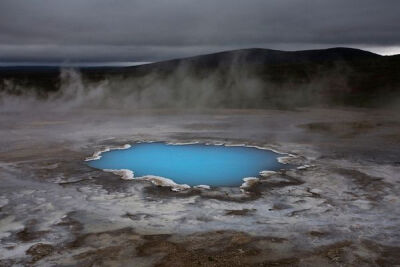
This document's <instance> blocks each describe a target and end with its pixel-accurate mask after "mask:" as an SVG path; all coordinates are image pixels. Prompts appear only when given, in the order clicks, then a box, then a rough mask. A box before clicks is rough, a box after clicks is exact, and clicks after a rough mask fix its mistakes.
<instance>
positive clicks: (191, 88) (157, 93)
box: [0, 58, 350, 111]
mask: <svg viewBox="0 0 400 267" xmlns="http://www.w3.org/2000/svg"><path fill="white" fill-rule="evenodd" d="M220 65H221V66H219V67H218V68H216V69H215V70H212V71H210V70H200V71H199V70H198V68H197V69H196V68H194V67H193V66H192V65H190V64H183V63H182V64H180V65H179V66H178V67H176V68H175V69H174V70H173V71H169V72H167V73H166V72H165V71H161V70H159V69H157V68H154V71H149V72H146V73H145V74H143V75H130V74H127V73H125V74H124V73H120V74H118V73H117V74H115V73H114V74H107V75H103V76H102V77H101V78H97V79H93V78H91V77H87V76H85V74H82V73H80V72H79V71H78V70H75V69H62V70H61V73H60V76H59V84H58V86H56V87H57V88H56V90H48V89H47V88H37V87H34V86H27V85H21V84H22V83H20V82H18V81H13V80H4V81H3V82H2V84H0V110H1V111H18V110H30V109H32V108H34V109H35V110H38V111H39V110H45V111H49V110H58V111H70V110H77V109H78V110H79V109H124V110H128V111H129V110H137V109H164V108H177V109H203V108H282V107H283V108H293V107H299V106H311V105H319V106H321V105H328V104H332V103H334V101H335V99H339V98H340V97H341V96H343V95H345V94H346V93H347V92H348V83H347V80H346V75H344V73H348V72H349V71H350V70H348V69H347V67H346V66H337V67H335V68H332V69H331V70H330V71H329V72H326V71H325V72H323V71H321V72H320V73H318V74H316V75H314V76H313V77H311V78H310V80H309V81H307V82H303V81H302V82H299V81H298V80H296V79H293V78H291V76H290V75H289V77H288V78H287V79H285V80H284V81H281V82H273V77H272V78H271V77H265V75H262V74H261V75H260V73H257V71H255V70H254V69H252V68H248V67H244V66H246V65H245V64H241V62H240V58H235V59H233V62H231V63H230V64H220ZM200 69H201V68H200ZM283 77H284V76H283ZM43 92H44V93H43Z"/></svg>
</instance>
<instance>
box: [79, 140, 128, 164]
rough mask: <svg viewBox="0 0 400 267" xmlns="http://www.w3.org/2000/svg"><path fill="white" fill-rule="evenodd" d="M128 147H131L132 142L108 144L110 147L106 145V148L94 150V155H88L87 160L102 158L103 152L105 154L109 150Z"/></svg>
mask: <svg viewBox="0 0 400 267" xmlns="http://www.w3.org/2000/svg"><path fill="white" fill-rule="evenodd" d="M128 148H131V145H130V144H125V145H123V146H108V147H105V148H104V149H101V150H99V151H96V152H94V153H93V155H92V156H90V157H87V158H86V159H85V161H92V160H98V159H101V154H103V153H104V152H108V151H111V150H122V149H128Z"/></svg>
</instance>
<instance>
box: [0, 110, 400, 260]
mask: <svg viewBox="0 0 400 267" xmlns="http://www.w3.org/2000/svg"><path fill="white" fill-rule="evenodd" d="M82 114H85V115H82ZM399 133H400V117H399V115H398V114H397V113H396V112H392V111H383V110H381V111H378V110H368V109H351V110H350V109H347V110H345V109H341V110H339V109H336V110H323V109H310V110H306V109H302V110H296V111H274V110H252V111H250V110H219V111H204V112H196V113H194V112H187V111H177V110H148V111H140V112H139V111H136V112H123V111H120V110H108V111H107V112H105V111H101V110H90V111H86V112H81V111H80V112H76V113H73V112H68V113H61V112H46V113H34V112H28V111H23V112H3V113H1V114H0V174H1V175H0V179H1V181H0V265H4V266H10V265H13V264H22V265H27V266H30V265H36V266H55V265H56V266H152V265H156V266H394V265H396V264H400V257H399V255H400V234H399V233H400V227H399V225H400V199H399V193H400V190H399V186H400V184H399V182H400V176H399V173H400V134H399ZM141 140H147V141H168V142H192V141H200V142H211V143H212V142H223V143H227V144H248V145H258V146H265V147H271V148H273V149H276V150H278V151H281V152H284V153H290V154H292V155H294V157H292V158H291V159H290V160H289V161H290V162H291V163H292V164H294V167H293V169H291V170H287V171H282V172H279V173H276V174H272V175H270V176H267V177H260V180H259V181H258V182H255V183H254V184H252V185H251V186H250V187H248V188H244V189H243V190H241V189H240V188H212V189H211V190H206V189H190V190H186V191H180V192H173V191H171V190H170V188H168V187H160V186H155V185H153V184H151V183H149V182H146V181H123V180H121V179H120V178H119V177H118V176H116V175H114V174H111V173H106V172H102V171H99V170H95V169H91V168H89V167H88V166H86V165H85V162H84V159H85V158H86V157H88V156H90V155H92V154H93V152H94V151H97V150H99V149H102V148H105V147H107V146H112V145H123V144H126V143H131V144H132V143H134V142H136V141H141ZM298 166H305V167H302V168H296V167H298Z"/></svg>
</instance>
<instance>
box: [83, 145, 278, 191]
mask: <svg viewBox="0 0 400 267" xmlns="http://www.w3.org/2000/svg"><path fill="white" fill-rule="evenodd" d="M279 156H280V155H279V154H277V153H275V152H272V151H269V150H263V149H257V148H251V147H244V146H235V147H232V146H217V145H204V144H190V145H170V144H165V143H139V144H135V145H133V146H132V147H131V148H129V149H125V150H112V151H109V152H105V153H103V154H102V157H101V158H100V159H98V160H93V161H90V162H89V165H90V166H91V167H94V168H99V169H117V170H118V169H128V170H132V171H133V172H134V175H135V177H140V176H144V175H155V176H161V177H164V178H169V179H171V180H173V181H174V182H175V183H177V184H188V185H190V186H195V185H210V186H240V185H241V184H242V183H243V178H245V177H257V176H258V175H259V172H260V171H262V170H277V169H281V168H283V167H284V164H281V163H279V162H278V161H277V158H278V157H279Z"/></svg>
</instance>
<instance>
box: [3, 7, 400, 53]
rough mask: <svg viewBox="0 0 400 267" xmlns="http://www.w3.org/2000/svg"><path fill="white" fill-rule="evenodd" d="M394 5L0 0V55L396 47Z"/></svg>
mask: <svg viewBox="0 0 400 267" xmlns="http://www.w3.org/2000/svg"><path fill="white" fill-rule="evenodd" d="M399 13H400V2H399V1H398V0H385V1H377V0H336V1H328V0H326V1H323V0H270V1H265V0H247V1H243V0H218V1H215V0H202V1H197V0H152V1H149V0H132V1H128V0H115V1H109V0H85V1H81V0H68V1H61V0H35V1H24V0H2V1H0V60H3V61H7V60H20V61H21V60H22V61H28V60H35V61H37V60H41V61H46V60H95V61H96V60H129V61H155V60H161V59H167V58H173V57H183V56H190V55H194V54H201V53H207V52H213V51H220V50H228V49H235V48H244V47H265V48H275V49H284V50H285V49H286V50H297V49H307V48H319V47H329V46H351V47H360V48H367V49H372V50H374V49H375V50H377V49H381V50H382V51H383V50H384V48H385V47H394V48H396V47H400V24H399V23H397V22H398V14H399ZM377 51H378V50H377ZM385 51H386V50H385Z"/></svg>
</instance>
